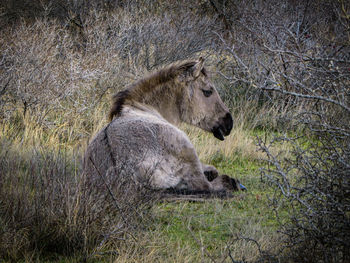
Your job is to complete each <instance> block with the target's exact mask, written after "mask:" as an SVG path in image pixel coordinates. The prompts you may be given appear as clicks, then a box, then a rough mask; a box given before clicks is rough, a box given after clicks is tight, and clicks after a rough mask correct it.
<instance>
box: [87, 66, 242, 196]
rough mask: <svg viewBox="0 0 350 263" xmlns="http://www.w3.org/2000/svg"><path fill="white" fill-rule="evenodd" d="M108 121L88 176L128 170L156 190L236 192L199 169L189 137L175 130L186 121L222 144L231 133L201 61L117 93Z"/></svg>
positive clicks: (230, 183)
mask: <svg viewBox="0 0 350 263" xmlns="http://www.w3.org/2000/svg"><path fill="white" fill-rule="evenodd" d="M110 119H111V122H110V123H109V124H108V125H107V126H106V127H105V128H104V129H102V130H101V131H100V132H99V133H98V134H97V135H96V136H95V138H94V139H93V140H92V141H91V142H90V144H89V146H88V149H87V151H86V155H85V172H86V173H87V174H88V175H89V176H92V177H96V176H99V175H105V174H108V173H114V174H115V176H118V175H120V174H122V173H123V172H125V170H127V171H128V173H129V174H130V175H131V174H132V176H134V178H135V179H137V181H139V182H147V184H149V185H150V186H151V187H152V188H155V189H169V188H172V189H178V190H189V191H221V190H238V189H239V183H238V182H237V181H236V180H234V179H232V178H230V177H228V176H226V175H221V176H218V173H217V171H216V169H215V168H214V167H213V166H207V165H203V164H202V163H201V162H200V161H199V158H198V156H197V153H196V151H195V149H194V147H193V145H192V143H191V142H190V140H189V138H188V136H187V135H186V134H185V133H184V132H182V131H181V130H179V129H178V128H177V127H176V126H175V125H176V124H178V123H180V122H182V121H183V122H187V123H189V124H192V125H195V126H198V127H200V128H202V129H204V130H206V131H211V132H212V133H213V134H214V136H215V137H217V138H219V139H220V140H223V139H224V136H227V135H228V134H229V133H230V131H231V129H232V125H233V121H232V117H231V115H230V113H229V111H228V109H227V107H226V106H225V105H224V104H223V102H222V101H221V99H220V97H219V95H218V93H217V91H216V90H215V88H214V87H213V86H212V84H211V83H210V81H209V77H208V76H207V73H206V71H205V69H204V68H203V60H202V59H200V60H199V61H184V62H180V63H177V64H172V65H170V66H169V67H167V68H165V69H163V70H160V71H158V72H156V73H154V74H153V75H150V76H148V77H146V78H144V79H142V80H140V81H139V82H137V83H135V84H133V85H131V86H130V87H128V88H127V89H126V90H124V91H121V92H119V93H117V94H116V95H115V97H114V104H113V107H112V109H111V112H110Z"/></svg>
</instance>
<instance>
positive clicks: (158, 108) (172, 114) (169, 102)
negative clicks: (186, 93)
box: [133, 86, 181, 125]
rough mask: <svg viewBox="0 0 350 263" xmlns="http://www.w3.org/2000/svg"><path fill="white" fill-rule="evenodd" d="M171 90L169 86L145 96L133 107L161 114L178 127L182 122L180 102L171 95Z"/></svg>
mask: <svg viewBox="0 0 350 263" xmlns="http://www.w3.org/2000/svg"><path fill="white" fill-rule="evenodd" d="M167 89H168V90H167ZM169 89H171V88H170V87H169V86H168V87H164V89H158V90H156V91H155V92H152V93H149V94H145V95H144V97H142V98H140V100H139V101H137V102H134V103H133V106H134V107H136V108H138V109H139V110H144V111H148V112H150V113H156V114H159V115H160V116H161V117H162V118H164V119H166V120H167V121H168V122H170V123H172V124H175V125H177V124H179V123H180V122H181V119H180V110H179V102H178V99H177V98H176V96H175V95H172V94H170V92H171V90H170V91H169Z"/></svg>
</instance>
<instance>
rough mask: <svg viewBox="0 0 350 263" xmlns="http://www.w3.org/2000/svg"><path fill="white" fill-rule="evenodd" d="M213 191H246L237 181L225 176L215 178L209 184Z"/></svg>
mask: <svg viewBox="0 0 350 263" xmlns="http://www.w3.org/2000/svg"><path fill="white" fill-rule="evenodd" d="M211 184H212V186H213V188H214V190H216V191H221V190H227V191H240V190H246V188H245V187H244V186H243V185H241V183H240V182H239V180H238V179H235V178H232V177H229V176H228V175H226V174H223V175H220V176H218V177H216V178H215V179H214V180H213V181H212V182H211Z"/></svg>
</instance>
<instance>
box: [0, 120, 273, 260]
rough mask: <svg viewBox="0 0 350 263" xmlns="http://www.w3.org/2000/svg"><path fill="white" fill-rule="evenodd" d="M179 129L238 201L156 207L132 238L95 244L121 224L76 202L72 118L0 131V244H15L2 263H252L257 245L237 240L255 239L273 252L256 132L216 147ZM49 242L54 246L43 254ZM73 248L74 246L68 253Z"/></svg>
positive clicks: (76, 145) (78, 147) (76, 143)
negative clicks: (228, 179) (233, 187)
mask: <svg viewBox="0 0 350 263" xmlns="http://www.w3.org/2000/svg"><path fill="white" fill-rule="evenodd" d="M93 122H94V123H95V124H93V126H92V133H93V131H94V130H98V129H99V128H100V127H102V126H103V123H104V120H103V119H102V121H100V122H96V121H93ZM94 125H95V126H94ZM76 126H78V127H77V128H78V129H75V128H76ZM79 127H80V129H79ZM183 129H184V130H185V131H186V132H187V133H188V134H189V136H190V138H191V140H192V141H193V142H194V144H195V147H196V148H197V150H198V154H199V156H200V158H201V160H202V161H203V162H205V163H208V164H212V165H214V166H216V167H217V168H218V170H219V171H220V173H224V174H228V175H230V176H232V177H235V178H237V179H239V180H240V181H241V183H242V184H244V185H245V186H246V187H247V188H248V191H247V192H244V193H237V195H236V197H235V198H233V199H230V200H208V201H205V202H188V201H183V202H170V203H169V202H160V203H156V204H155V205H153V206H152V208H151V210H150V211H149V213H146V214H145V215H143V218H142V219H141V221H137V220H136V222H134V223H135V224H136V225H137V226H136V229H137V231H135V230H133V234H132V235H129V234H128V231H129V230H125V231H126V232H124V234H123V235H122V236H120V235H117V236H113V235H111V237H110V238H107V239H106V240H105V242H102V243H101V240H103V236H105V235H106V234H107V235H108V233H111V232H113V229H115V227H116V225H118V224H119V223H120V221H118V220H117V219H115V220H111V218H113V217H114V216H113V213H111V211H110V210H109V208H108V207H107V208H106V210H105V211H104V210H103V209H102V210H101V209H99V208H98V207H96V205H94V202H95V201H94V199H93V198H89V200H88V202H83V199H84V198H86V195H84V192H83V191H82V188H81V186H80V185H81V182H82V180H83V177H81V175H80V173H81V166H80V162H81V161H80V160H79V159H80V158H81V157H80V156H81V155H82V154H83V152H84V145H86V143H87V142H86V141H85V142H84V140H82V141H80V140H79V138H81V136H83V137H84V133H81V130H82V128H81V122H80V121H79V119H78V118H77V119H76V120H74V121H73V122H72V125H71V126H69V125H68V124H67V123H64V122H63V123H61V124H60V125H57V127H56V129H47V128H45V127H43V126H40V125H37V124H35V122H34V121H33V120H30V119H29V118H28V119H25V120H24V122H23V123H21V122H17V123H15V124H14V123H5V124H4V125H2V129H1V131H0V132H1V138H2V143H1V148H2V151H1V155H0V157H1V161H2V172H3V174H2V175H1V176H2V185H1V195H2V197H4V196H6V195H7V196H10V200H7V201H2V202H1V206H0V208H1V209H2V210H1V214H0V215H1V220H2V221H3V222H4V225H3V226H4V227H3V228H2V229H1V230H0V237H1V239H2V240H3V241H9V240H11V239H10V236H11V235H12V236H13V235H15V237H16V238H15V240H11V241H9V242H8V243H7V247H4V244H5V243H4V242H3V243H2V255H7V256H6V257H5V258H4V259H6V258H7V260H14V259H15V260H20V259H21V258H25V259H26V261H28V262H34V261H38V260H39V261H43V260H47V261H54V262H77V261H79V260H83V259H84V258H85V259H87V260H88V261H91V262H94V261H97V262H111V261H115V262H202V261H203V262H209V261H212V260H217V261H220V262H221V261H223V260H226V261H228V262H230V261H229V259H230V255H231V257H233V258H234V259H236V260H239V259H240V260H242V259H246V260H248V261H252V260H254V259H256V258H258V257H259V252H258V250H257V246H256V245H255V244H254V243H253V242H251V241H244V240H240V239H239V238H241V237H249V238H253V239H255V240H256V241H258V242H259V244H260V245H261V248H262V249H263V250H270V249H272V248H274V247H278V242H279V235H278V234H277V233H276V228H277V221H276V218H275V216H274V212H273V210H272V209H271V208H270V207H269V205H268V198H267V194H268V193H269V192H271V190H269V187H268V186H267V185H266V184H265V183H264V182H263V181H261V178H260V173H259V167H260V166H261V165H262V161H261V158H262V157H263V156H262V154H261V153H259V152H257V151H256V146H255V141H254V138H255V135H256V134H254V133H258V132H252V131H251V130H245V129H244V128H243V126H236V127H235V129H234V130H233V131H232V134H231V135H230V136H229V137H227V139H226V140H225V141H224V142H219V141H218V140H215V139H214V138H213V136H212V135H210V134H208V133H204V132H202V131H199V130H198V129H196V128H192V127H188V126H185V127H183ZM62 130H63V131H65V132H64V133H62V132H61V131H62ZM252 133H253V134H252ZM81 134H83V135H81ZM84 138H86V139H85V140H87V138H88V137H87V136H86V137H84ZM16 178H17V179H16ZM65 185H66V186H65ZM12 186H13V187H12ZM9 187H10V188H9ZM28 190H29V192H28ZM89 193H90V192H89ZM53 194H55V195H56V197H57V198H58V200H56V198H53V196H55V195H53ZM63 196H65V197H64V198H63ZM3 200H4V199H3ZM59 200H60V201H59ZM57 201H58V202H57ZM16 202H17V203H16ZM98 202H100V201H98ZM38 204H39V205H38ZM11 206H13V207H16V209H19V211H22V212H21V213H20V214H18V213H16V214H15V219H16V220H17V221H24V222H26V224H15V223H14V222H13V221H11V220H10V216H11V213H10V212H9V211H10V210H9V208H10V207H11ZM77 209H78V210H77ZM84 209H85V210H86V212H83V210H84ZM26 211H27V212H26ZM65 211H66V212H65ZM12 213H14V212H12ZM33 218H34V219H35V218H37V219H38V220H39V221H35V220H34V221H33ZM57 219H58V220H57ZM39 222H40V223H39ZM118 222H119V223H118ZM38 223H39V224H38ZM101 227H102V228H101ZM99 228H101V229H99ZM133 229H135V227H133ZM11 233H12V234H11ZM30 236H31V239H30V238H29V237H30ZM57 238H58V239H57ZM79 239H83V242H81V240H80V241H79ZM45 242H46V244H45ZM55 242H56V244H57V246H62V247H60V248H57V249H53V250H52V249H51V248H49V247H50V246H51V244H55ZM57 242H58V243H57ZM59 242H61V243H59ZM38 244H41V245H39V247H38ZM74 244H77V245H78V246H79V247H80V248H79V247H77V248H74ZM33 246H34V247H33ZM35 247H36V248H35ZM11 248H12V251H11ZM4 249H5V252H4ZM38 249H39V250H38ZM69 255H70V256H69ZM71 255H74V256H73V257H72V256H71Z"/></svg>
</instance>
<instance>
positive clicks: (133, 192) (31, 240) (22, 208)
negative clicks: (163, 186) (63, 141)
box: [0, 140, 156, 260]
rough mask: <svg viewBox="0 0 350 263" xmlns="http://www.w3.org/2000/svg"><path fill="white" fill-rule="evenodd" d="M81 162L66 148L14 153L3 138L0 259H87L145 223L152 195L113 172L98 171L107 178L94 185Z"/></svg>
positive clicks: (129, 234)
mask: <svg viewBox="0 0 350 263" xmlns="http://www.w3.org/2000/svg"><path fill="white" fill-rule="evenodd" d="M80 163H81V161H80V160H79V155H78V154H77V153H73V154H72V153H66V152H65V149H62V150H61V151H60V152H58V153H57V152H51V151H50V150H45V149H43V148H34V149H33V150H29V151H27V152H22V153H20V154H18V153H16V150H15V149H13V146H11V145H10V143H8V142H6V141H5V140H1V152H0V197H1V198H0V200H1V201H0V220H1V228H0V240H1V242H0V256H1V258H5V259H9V260H18V259H20V258H23V257H31V255H33V256H34V257H37V256H40V255H41V256H43V257H45V256H50V255H52V254H55V253H58V254H65V255H72V254H74V255H76V256H77V257H80V258H82V259H83V258H91V257H94V256H95V255H97V254H99V253H105V252H108V250H109V249H110V248H111V245H112V244H114V245H116V244H118V242H122V241H123V240H124V239H125V238H127V237H130V236H131V237H132V236H133V233H135V231H136V230H142V229H145V228H147V227H148V226H149V223H150V222H151V220H152V217H150V214H149V212H148V211H149V207H151V206H152V203H153V202H154V200H155V198H156V195H153V194H152V195H151V194H150V192H147V190H146V189H145V188H141V187H140V186H139V185H137V184H135V183H133V182H132V181H131V180H127V179H124V180H122V178H123V177H118V176H117V175H115V174H113V177H109V178H108V177H107V178H104V176H105V175H101V176H102V177H101V179H105V180H107V181H104V180H102V183H100V184H99V186H100V187H92V185H91V183H90V180H89V178H87V176H86V175H84V174H81V167H80ZM125 173H126V174H129V173H130V171H125ZM125 178H127V177H125ZM128 178H130V176H129V177H128ZM95 186H96V185H95ZM114 248H115V246H114Z"/></svg>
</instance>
